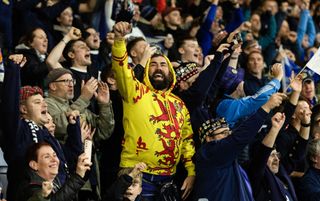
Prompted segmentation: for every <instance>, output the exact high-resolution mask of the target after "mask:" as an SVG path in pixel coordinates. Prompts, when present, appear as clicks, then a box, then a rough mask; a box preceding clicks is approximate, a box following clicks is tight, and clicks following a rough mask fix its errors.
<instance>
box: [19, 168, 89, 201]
mask: <svg viewBox="0 0 320 201" xmlns="http://www.w3.org/2000/svg"><path fill="white" fill-rule="evenodd" d="M28 174H29V177H30V180H28V181H26V182H23V183H22V184H21V187H20V190H19V191H18V200H19V201H27V200H29V199H30V200H33V201H35V200H39V201H40V200H46V199H50V201H72V200H77V194H78V191H79V190H80V189H81V187H82V186H83V185H84V183H85V180H84V179H82V178H81V177H80V176H79V175H77V174H73V175H71V177H69V178H68V179H67V180H66V182H65V184H64V185H63V186H61V184H60V182H59V180H58V179H57V178H56V179H55V180H54V181H53V190H52V193H51V194H50V195H49V197H48V198H43V197H42V195H41V191H42V182H43V181H45V180H44V179H43V178H42V177H40V176H39V175H37V174H36V173H35V172H34V171H33V170H29V172H28Z"/></svg>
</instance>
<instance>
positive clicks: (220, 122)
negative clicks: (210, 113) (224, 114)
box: [199, 117, 229, 142]
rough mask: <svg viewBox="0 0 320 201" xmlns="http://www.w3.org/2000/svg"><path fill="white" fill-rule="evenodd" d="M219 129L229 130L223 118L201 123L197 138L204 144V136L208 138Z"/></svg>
mask: <svg viewBox="0 0 320 201" xmlns="http://www.w3.org/2000/svg"><path fill="white" fill-rule="evenodd" d="M219 128H229V124H228V123H227V122H226V120H225V119H224V118H220V117H218V118H214V119H209V120H207V121H205V122H203V123H202V125H201V126H200V128H199V138H200V141H201V142H204V140H205V138H206V136H210V135H212V134H213V132H214V131H216V130H217V129H219Z"/></svg>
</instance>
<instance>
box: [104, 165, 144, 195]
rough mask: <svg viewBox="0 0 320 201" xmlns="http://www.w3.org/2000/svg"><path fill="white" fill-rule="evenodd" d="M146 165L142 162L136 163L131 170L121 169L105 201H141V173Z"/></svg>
mask: <svg viewBox="0 0 320 201" xmlns="http://www.w3.org/2000/svg"><path fill="white" fill-rule="evenodd" d="M146 167H147V165H146V164H145V163H143V162H140V163H137V164H136V165H135V166H134V167H133V168H123V169H121V170H120V171H119V173H118V176H119V178H118V179H117V181H115V182H114V183H113V184H112V186H111V187H110V188H109V189H108V190H107V194H106V197H105V199H104V200H105V201H108V200H115V201H121V200H130V201H142V200H144V199H143V197H142V196H141V192H142V172H141V171H143V170H144V169H145V168H146Z"/></svg>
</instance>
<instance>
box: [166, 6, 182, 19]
mask: <svg viewBox="0 0 320 201" xmlns="http://www.w3.org/2000/svg"><path fill="white" fill-rule="evenodd" d="M176 10H177V11H179V12H181V8H178V7H167V8H166V9H165V10H164V12H163V13H162V17H165V16H167V15H169V14H170V13H171V12H173V11H176Z"/></svg>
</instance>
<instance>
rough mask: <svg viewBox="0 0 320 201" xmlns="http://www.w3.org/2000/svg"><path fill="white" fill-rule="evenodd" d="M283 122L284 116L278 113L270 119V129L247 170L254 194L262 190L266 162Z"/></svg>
mask: <svg viewBox="0 0 320 201" xmlns="http://www.w3.org/2000/svg"><path fill="white" fill-rule="evenodd" d="M284 121H285V115H284V114H283V113H279V112H278V113H276V114H275V115H274V116H273V117H272V119H271V122H272V127H271V129H270V130H269V132H268V134H267V135H266V136H265V137H264V138H263V140H262V143H261V145H260V146H259V149H258V150H255V154H254V157H253V159H252V162H251V165H250V168H249V176H250V181H251V184H252V187H253V189H254V192H258V191H259V189H260V188H262V178H263V176H264V173H265V171H266V168H268V167H267V161H268V158H269V156H270V153H271V151H272V149H273V146H274V143H275V141H276V138H277V136H278V134H279V131H280V129H281V127H282V125H283V123H284Z"/></svg>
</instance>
